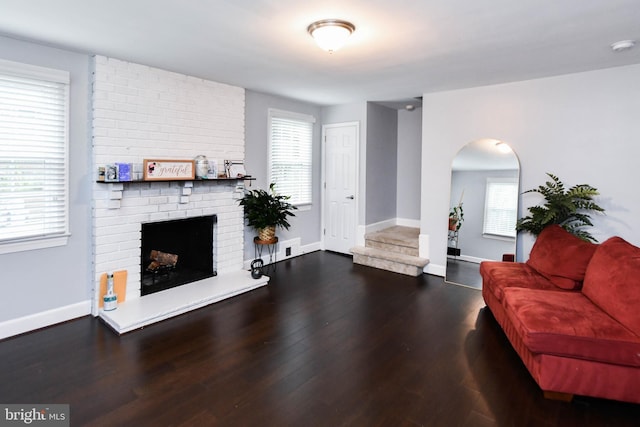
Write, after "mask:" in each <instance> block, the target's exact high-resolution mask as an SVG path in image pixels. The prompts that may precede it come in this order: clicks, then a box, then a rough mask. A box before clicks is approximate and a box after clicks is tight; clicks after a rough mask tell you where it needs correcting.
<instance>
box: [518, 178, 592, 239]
mask: <svg viewBox="0 0 640 427" xmlns="http://www.w3.org/2000/svg"><path fill="white" fill-rule="evenodd" d="M547 175H548V176H549V178H551V180H550V181H547V182H546V183H545V185H540V186H539V187H538V188H534V189H531V190H528V191H525V193H539V194H541V195H543V196H544V198H545V203H544V204H542V205H536V206H532V207H530V208H529V215H527V216H525V217H524V218H520V219H518V221H517V222H516V230H517V231H526V232H529V233H531V234H533V235H534V236H537V235H538V234H540V232H541V231H542V230H543V229H544V228H545V227H546V226H547V225H551V224H558V225H560V226H561V227H562V228H564V229H565V230H567V231H568V232H569V233H571V234H573V235H575V236H577V237H579V238H581V239H582V240H585V241H588V242H596V241H597V240H596V239H595V238H594V237H593V236H592V235H591V234H590V233H589V232H588V231H586V230H584V229H583V227H585V226H593V223H592V222H591V216H590V215H589V213H590V212H604V209H603V208H601V207H600V206H598V205H597V204H596V203H595V202H594V201H593V197H594V196H597V195H599V194H600V193H598V190H597V189H596V188H594V187H592V186H590V185H587V184H578V185H574V186H573V187H571V188H569V189H568V190H567V189H565V186H564V184H563V183H562V181H560V179H559V178H558V177H557V176H555V175H553V174H551V173H548V172H547Z"/></svg>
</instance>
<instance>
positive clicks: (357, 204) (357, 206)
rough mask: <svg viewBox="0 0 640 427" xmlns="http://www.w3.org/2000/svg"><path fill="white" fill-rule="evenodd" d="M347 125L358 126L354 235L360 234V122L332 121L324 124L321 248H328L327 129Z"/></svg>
mask: <svg viewBox="0 0 640 427" xmlns="http://www.w3.org/2000/svg"><path fill="white" fill-rule="evenodd" d="M345 126H355V127H356V155H355V161H356V164H355V169H356V180H355V201H354V209H355V218H356V220H355V223H354V228H355V229H354V230H353V235H354V236H356V242H357V240H358V239H357V236H358V233H357V231H358V226H359V224H360V122H358V121H354V122H343V123H332V124H327V125H322V139H321V141H322V172H321V183H322V185H321V188H322V191H321V193H322V197H321V221H320V222H321V230H320V237H321V239H320V244H321V249H322V250H323V251H324V250H326V246H325V230H326V218H325V216H326V215H325V214H326V193H327V186H326V182H327V181H326V177H327V175H326V169H327V157H326V145H327V144H326V143H327V139H326V130H327V129H329V128H337V127H345Z"/></svg>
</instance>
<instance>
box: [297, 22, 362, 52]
mask: <svg viewBox="0 0 640 427" xmlns="http://www.w3.org/2000/svg"><path fill="white" fill-rule="evenodd" d="M355 30H356V27H355V25H353V24H352V23H351V22H347V21H342V20H340V19H323V20H321V21H316V22H314V23H312V24H311V25H309V26H308V27H307V32H308V33H309V34H310V35H311V37H313V38H314V40H315V41H316V43H317V44H318V46H320V49H323V50H326V51H327V52H329V53H333V52H335V51H336V50H338V49H340V48H341V47H342V46H343V45H344V44H345V43H346V42H347V39H348V38H349V36H350V35H351V33H353V32H354V31H355Z"/></svg>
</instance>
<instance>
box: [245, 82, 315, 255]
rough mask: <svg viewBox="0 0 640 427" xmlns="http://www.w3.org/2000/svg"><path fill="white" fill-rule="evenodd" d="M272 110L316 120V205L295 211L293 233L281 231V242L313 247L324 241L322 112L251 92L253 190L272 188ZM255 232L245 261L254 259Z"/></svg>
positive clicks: (248, 156) (248, 163) (249, 232)
mask: <svg viewBox="0 0 640 427" xmlns="http://www.w3.org/2000/svg"><path fill="white" fill-rule="evenodd" d="M269 108H276V109H279V110H285V111H291V112H295V113H302V114H309V115H312V116H314V117H315V118H316V123H315V124H314V127H313V202H312V204H311V206H310V207H308V208H306V207H305V208H304V210H302V209H299V210H297V211H294V213H295V215H296V216H295V217H293V218H291V220H290V221H289V222H290V223H291V228H289V230H283V229H278V230H277V235H278V237H279V239H280V241H283V240H288V239H294V238H297V237H299V238H300V241H301V245H303V246H304V245H309V244H313V243H317V242H319V241H320V238H321V235H320V224H321V214H322V210H321V206H320V203H321V196H322V194H321V187H320V185H321V182H320V179H321V176H320V175H321V165H322V158H321V157H322V145H321V143H320V138H321V135H322V109H321V107H319V106H317V105H313V104H308V103H304V102H300V101H296V100H292V99H288V98H283V97H278V96H274V95H268V94H264V93H259V92H254V91H250V90H247V91H246V92H245V168H246V170H247V173H249V174H251V175H252V176H254V177H255V178H256V181H253V182H252V184H251V185H252V187H248V189H249V190H250V189H252V188H262V189H268V187H269V182H268V180H269V173H268V166H269V165H268V163H269V153H268V148H269V117H268V112H269ZM255 235H256V233H255V230H253V229H251V228H249V227H247V228H246V230H245V249H244V252H245V259H246V260H250V259H253V258H254V247H253V237H254V236H255Z"/></svg>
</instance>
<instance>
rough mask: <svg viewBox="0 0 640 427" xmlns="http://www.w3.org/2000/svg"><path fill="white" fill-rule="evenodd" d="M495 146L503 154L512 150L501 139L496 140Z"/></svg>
mask: <svg viewBox="0 0 640 427" xmlns="http://www.w3.org/2000/svg"><path fill="white" fill-rule="evenodd" d="M496 148H497V149H498V151H499V152H501V153H504V154H507V153H510V152H511V151H512V150H511V147H509V146H508V145H507V144H506V143H504V142H503V141H498V142H496Z"/></svg>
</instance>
